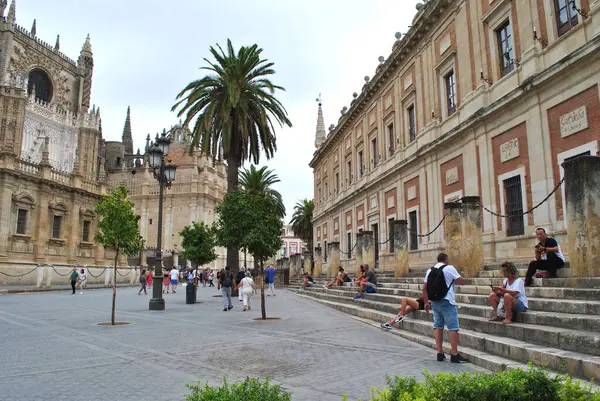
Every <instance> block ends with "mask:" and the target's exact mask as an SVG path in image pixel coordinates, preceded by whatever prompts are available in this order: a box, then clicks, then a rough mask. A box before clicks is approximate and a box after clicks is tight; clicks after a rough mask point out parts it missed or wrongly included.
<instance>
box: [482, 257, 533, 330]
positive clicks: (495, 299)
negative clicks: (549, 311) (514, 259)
mask: <svg viewBox="0 0 600 401" xmlns="http://www.w3.org/2000/svg"><path fill="white" fill-rule="evenodd" d="M502 275H503V276H504V277H505V280H504V283H503V284H502V286H501V287H497V286H492V285H490V287H492V291H493V292H492V293H491V294H490V296H489V300H490V303H491V304H492V309H493V311H494V316H492V318H491V319H490V321H492V322H499V321H502V323H504V324H511V323H512V321H513V317H514V315H515V314H516V313H520V312H525V311H526V310H527V309H528V308H529V302H528V300H527V295H525V282H524V281H523V279H521V278H519V277H517V276H518V270H517V268H516V267H515V265H514V264H513V263H511V262H504V263H502Z"/></svg>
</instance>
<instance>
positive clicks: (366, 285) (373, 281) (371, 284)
mask: <svg viewBox="0 0 600 401" xmlns="http://www.w3.org/2000/svg"><path fill="white" fill-rule="evenodd" d="M363 267H364V272H365V273H364V277H365V278H363V279H362V280H360V281H359V282H358V285H359V289H358V295H356V296H355V297H354V299H362V298H363V291H365V290H366V292H368V293H374V292H375V289H376V288H377V277H376V276H375V272H374V271H373V270H371V269H369V265H366V264H365V265H363Z"/></svg>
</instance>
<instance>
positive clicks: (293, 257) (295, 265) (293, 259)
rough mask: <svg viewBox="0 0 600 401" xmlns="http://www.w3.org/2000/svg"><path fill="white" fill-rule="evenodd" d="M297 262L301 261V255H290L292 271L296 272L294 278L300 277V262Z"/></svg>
mask: <svg viewBox="0 0 600 401" xmlns="http://www.w3.org/2000/svg"><path fill="white" fill-rule="evenodd" d="M296 260H300V255H298V254H294V255H290V269H291V270H292V271H293V272H294V276H296V277H299V276H300V270H299V269H298V262H296Z"/></svg>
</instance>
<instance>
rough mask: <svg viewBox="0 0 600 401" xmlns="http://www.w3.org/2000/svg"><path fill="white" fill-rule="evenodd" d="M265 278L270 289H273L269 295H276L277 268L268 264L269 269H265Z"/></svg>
mask: <svg viewBox="0 0 600 401" xmlns="http://www.w3.org/2000/svg"><path fill="white" fill-rule="evenodd" d="M265 279H266V280H267V284H268V285H269V288H268V289H269V290H271V294H267V296H269V295H273V296H275V268H274V267H273V266H271V265H269V266H267V269H266V270H265Z"/></svg>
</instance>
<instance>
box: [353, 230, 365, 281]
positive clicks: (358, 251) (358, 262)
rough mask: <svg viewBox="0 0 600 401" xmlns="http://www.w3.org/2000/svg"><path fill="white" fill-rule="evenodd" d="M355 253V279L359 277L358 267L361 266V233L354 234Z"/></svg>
mask: <svg viewBox="0 0 600 401" xmlns="http://www.w3.org/2000/svg"><path fill="white" fill-rule="evenodd" d="M354 252H356V277H358V276H360V274H361V273H360V266H361V265H362V264H363V231H359V232H358V234H356V246H355V247H354Z"/></svg>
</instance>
